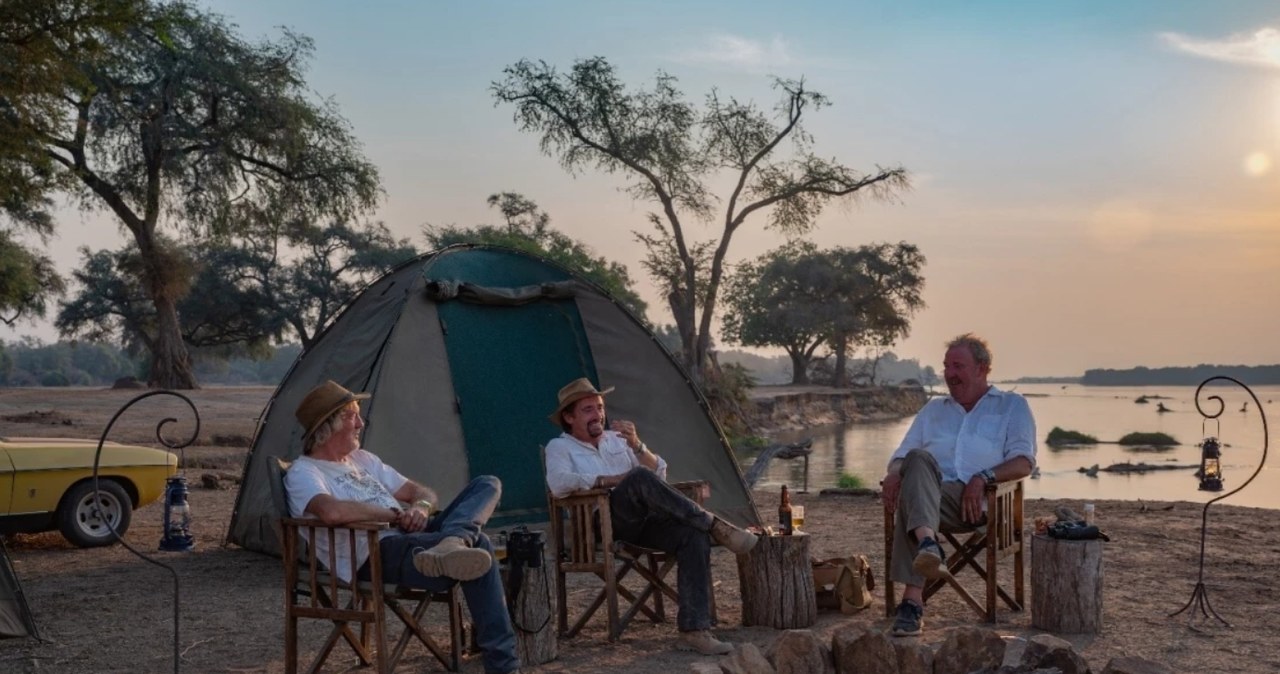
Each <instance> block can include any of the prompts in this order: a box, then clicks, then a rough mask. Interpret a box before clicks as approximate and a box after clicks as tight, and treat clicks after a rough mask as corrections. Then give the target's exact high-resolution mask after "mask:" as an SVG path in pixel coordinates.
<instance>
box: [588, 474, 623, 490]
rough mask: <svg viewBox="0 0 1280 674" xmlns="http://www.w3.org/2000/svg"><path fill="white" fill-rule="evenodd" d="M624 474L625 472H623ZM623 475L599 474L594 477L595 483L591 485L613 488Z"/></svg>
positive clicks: (600, 487) (596, 487)
mask: <svg viewBox="0 0 1280 674" xmlns="http://www.w3.org/2000/svg"><path fill="white" fill-rule="evenodd" d="M624 475H625V474H624ZM624 475H601V476H600V477H597V478H596V483H595V484H594V485H592V488H593V489H613V488H614V487H616V486H618V483H619V482H622V478H623V477H624Z"/></svg>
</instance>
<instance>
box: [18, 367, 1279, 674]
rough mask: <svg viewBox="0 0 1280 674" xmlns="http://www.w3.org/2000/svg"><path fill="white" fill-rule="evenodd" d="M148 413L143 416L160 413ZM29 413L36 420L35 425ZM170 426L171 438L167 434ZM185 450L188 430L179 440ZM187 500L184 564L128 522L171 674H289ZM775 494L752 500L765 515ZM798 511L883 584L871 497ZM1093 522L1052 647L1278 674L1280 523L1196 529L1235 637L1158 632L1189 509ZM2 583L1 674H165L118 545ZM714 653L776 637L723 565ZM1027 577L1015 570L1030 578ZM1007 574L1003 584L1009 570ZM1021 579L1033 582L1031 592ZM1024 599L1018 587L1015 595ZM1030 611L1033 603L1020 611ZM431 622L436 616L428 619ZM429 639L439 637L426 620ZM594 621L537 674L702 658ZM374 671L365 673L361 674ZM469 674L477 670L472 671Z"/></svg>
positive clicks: (110, 399)
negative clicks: (1066, 619)
mask: <svg viewBox="0 0 1280 674" xmlns="http://www.w3.org/2000/svg"><path fill="white" fill-rule="evenodd" d="M136 393H137V392H127V391H99V390H88V389H79V390H51V389H0V435H11V436H17V435H41V436H74V437H92V438H96V437H97V436H98V435H99V434H100V433H101V429H102V426H103V425H104V424H105V423H106V420H107V419H109V418H110V416H111V414H112V413H114V411H115V409H116V408H117V407H118V406H119V405H120V404H122V403H123V402H125V401H126V400H128V399H129V398H130V397H132V396H133V395H135V394H136ZM270 393H271V390H270V389H266V388H218V389H206V390H201V391H195V392H192V394H191V397H192V399H193V400H194V401H195V403H196V405H197V407H198V408H199V409H200V413H201V416H202V418H203V424H202V427H201V431H200V437H199V439H198V444H196V445H195V446H193V447H191V448H188V449H187V450H186V456H185V457H184V458H185V461H186V464H187V465H188V466H189V468H188V477H190V478H193V482H197V483H198V482H199V476H200V475H202V474H204V473H211V474H220V475H224V476H226V475H235V474H236V473H238V472H239V470H240V463H241V461H242V459H243V456H244V452H245V450H246V446H247V444H248V441H249V437H250V436H251V435H252V433H253V428H254V425H255V423H256V419H257V416H258V414H259V413H260V411H261V408H262V406H263V405H264V404H265V402H266V400H267V399H268V398H269V397H270ZM155 402H156V401H155V399H150V400H149V401H146V402H144V404H147V403H155ZM157 410H158V407H157V408H155V409H151V408H148V411H142V410H139V413H138V414H130V415H128V416H126V417H124V418H122V421H121V422H120V424H119V428H118V429H117V431H116V432H113V433H112V435H111V438H112V439H116V440H122V441H128V442H140V443H142V442H147V441H148V440H153V439H154V435H155V431H154V428H155V423H156V421H157V420H158V419H159V418H161V417H163V416H174V417H175V418H179V419H182V418H183V417H182V416H181V413H182V410H181V408H180V407H174V406H170V407H169V408H168V409H167V410H158V411H157ZM33 412H38V413H39V414H32V413H33ZM181 423H182V422H178V423H175V424H171V426H173V427H174V428H173V429H169V430H171V431H173V432H174V433H175V434H176V433H177V432H178V431H179V430H181V426H180V424H181ZM182 432H186V433H189V429H188V430H186V431H182ZM221 483H222V484H223V486H224V487H226V488H223V489H205V488H195V489H193V491H192V495H191V504H192V510H193V513H194V518H195V532H194V533H195V534H196V536H197V547H196V550H195V551H194V552H192V553H158V552H156V551H155V549H156V543H157V542H158V541H159V539H160V519H161V509H160V507H159V506H158V505H153V506H150V507H147V508H144V509H142V510H140V511H139V512H138V513H136V514H135V518H134V522H133V525H132V527H131V528H130V530H129V532H128V534H127V536H126V539H127V541H128V542H129V543H130V544H131V545H133V546H135V547H137V548H139V549H141V550H143V551H144V552H146V554H147V555H149V556H150V557H151V558H152V559H153V560H156V561H159V562H162V563H164V564H166V565H168V566H169V567H170V568H172V570H173V572H174V573H175V574H176V577H177V585H178V587H179V588H180V600H179V602H178V605H177V613H178V618H179V636H178V643H177V650H178V652H179V653H180V661H179V662H180V668H181V670H182V671H188V672H282V671H284V648H283V631H284V619H283V613H282V602H283V598H284V591H283V587H282V582H281V581H282V578H283V571H282V569H281V566H280V562H279V560H278V559H275V558H272V557H267V556H264V555H261V554H258V553H254V552H248V551H244V550H241V549H238V548H234V547H226V546H224V545H223V538H224V537H225V533H226V530H227V526H228V523H229V522H230V518H231V512H232V509H233V507H234V503H235V493H236V492H235V489H234V484H232V483H231V482H230V481H228V480H222V481H221ZM775 498H776V495H775V494H773V493H772V492H770V493H760V494H757V500H758V502H759V503H760V504H761V509H762V511H766V512H767V511H768V510H770V509H771V507H772V506H773V503H774V499H775ZM795 502H796V503H799V504H803V505H805V506H807V510H808V512H807V520H808V523H807V526H806V528H807V529H808V530H809V532H810V534H811V535H812V536H813V540H812V544H813V550H812V551H813V554H814V555H815V556H817V557H829V556H836V555H843V554H850V553H862V554H866V555H867V556H868V557H869V558H870V559H871V562H872V566H873V568H874V569H875V571H876V580H877V582H879V581H880V580H881V577H880V576H881V574H882V572H883V571H882V570H883V550H882V547H883V546H882V543H881V540H882V532H881V528H882V524H881V522H882V519H881V509H880V504H879V502H878V500H876V499H875V497H867V496H862V497H848V496H818V495H816V494H809V495H797V497H796V501H795ZM1058 505H1068V506H1071V507H1073V508H1075V509H1076V510H1080V503H1079V502H1072V501H1044V500H1033V501H1028V503H1027V515H1028V517H1027V520H1028V523H1030V522H1031V520H1032V518H1033V517H1034V516H1037V515H1050V514H1052V512H1053V510H1054V508H1055V507H1056V506H1058ZM1097 510H1098V518H1099V520H1100V523H1101V524H1102V525H1103V526H1104V529H1105V530H1106V531H1107V532H1108V533H1109V534H1110V536H1111V537H1112V542H1110V543H1108V544H1106V546H1105V552H1104V557H1103V559H1104V578H1105V580H1104V612H1103V622H1104V627H1103V631H1102V633H1101V634H1097V635H1088V636H1080V635H1067V634H1060V635H1058V636H1060V637H1062V638H1064V639H1067V640H1069V641H1071V642H1072V643H1073V644H1074V645H1075V647H1076V648H1077V649H1078V651H1079V652H1080V653H1082V654H1083V655H1084V656H1085V658H1086V659H1088V661H1089V662H1090V663H1091V665H1092V666H1093V669H1094V671H1100V670H1101V669H1102V667H1103V666H1104V665H1105V664H1106V662H1107V661H1108V660H1109V659H1110V658H1112V657H1116V656H1120V655H1138V656H1142V657H1146V658H1149V659H1152V660H1155V661H1158V662H1162V663H1165V664H1167V665H1168V666H1170V667H1171V668H1172V669H1173V670H1174V671H1178V672H1196V673H1198V672H1275V671H1280V656H1278V655H1277V654H1278V653H1280V611H1277V607H1278V606H1280V601H1278V600H1280V596H1278V595H1280V589H1278V587H1277V583H1276V582H1275V580H1274V575H1273V574H1274V572H1275V568H1276V559H1277V558H1280V526H1277V525H1280V511H1275V510H1264V509H1253V508H1242V507H1235V506H1228V505H1217V506H1214V507H1213V508H1212V509H1211V510H1210V513H1209V531H1208V551H1207V555H1206V569H1205V583H1206V587H1207V589H1208V596H1209V599H1210V601H1211V602H1212V605H1213V607H1214V608H1215V609H1216V610H1217V611H1218V612H1219V613H1220V614H1221V615H1222V617H1223V618H1225V619H1226V620H1228V621H1230V623H1231V625H1232V627H1225V626H1221V625H1218V624H1216V623H1210V622H1207V621H1205V620H1203V619H1202V618H1197V619H1195V620H1190V621H1189V620H1188V618H1187V615H1186V614H1183V615H1181V616H1178V617H1174V618H1170V617H1167V614H1168V613H1171V612H1173V611H1176V610H1177V609H1179V608H1180V607H1182V606H1183V605H1184V604H1185V603H1186V602H1187V600H1188V599H1189V598H1190V597H1191V593H1192V590H1193V588H1194V586H1195V582H1196V577H1197V562H1198V555H1199V534H1200V522H1201V512H1202V508H1201V506H1200V505H1198V504H1193V503H1189V502H1172V503H1152V502H1148V503H1139V502H1128V501H1105V502H1099V503H1097ZM7 544H8V546H9V554H10V556H11V558H12V561H13V565H14V568H15V569H16V571H17V574H18V577H19V579H20V581H21V583H22V586H23V589H24V590H25V593H26V597H27V601H28V603H29V604H30V606H31V609H32V612H33V613H34V615H35V620H36V622H37V625H38V627H39V629H40V633H41V637H42V640H34V639H18V640H7V641H2V642H0V671H5V672H72V673H76V672H86V673H87V672H163V671H172V670H173V653H174V634H173V619H174V599H173V590H174V586H175V581H174V577H173V575H171V574H170V572H169V571H168V570H166V569H164V568H160V567H158V566H156V565H153V564H149V563H146V562H144V561H142V560H140V559H139V558H137V557H135V556H133V555H132V554H131V553H130V552H129V551H128V550H126V549H124V548H123V547H121V546H113V547H110V548H100V549H95V550H80V549H77V548H73V547H71V546H70V545H69V544H68V543H66V542H65V541H64V540H63V539H62V538H61V537H60V536H59V535H58V534H57V533H56V532H51V533H45V534H38V535H19V536H14V537H11V538H10V539H9V540H8V541H7ZM713 563H714V575H715V578H716V580H717V583H718V586H717V590H716V597H717V602H718V606H719V611H720V621H721V624H720V628H719V629H718V632H719V634H720V636H721V637H722V638H724V639H726V640H729V641H733V642H739V643H741V642H752V643H755V644H757V645H759V646H761V647H762V648H767V647H768V645H769V644H770V643H772V641H773V640H774V638H776V635H777V632H775V631H774V630H770V629H765V628H759V627H751V628H744V627H741V626H740V622H741V621H740V616H741V604H740V601H739V588H738V574H737V569H736V565H735V563H734V560H733V558H732V556H731V555H729V554H728V553H727V552H726V551H723V550H717V551H716V552H715V553H714V554H713ZM1029 563H1030V559H1029V555H1028V564H1029ZM1004 570H1007V567H1005V568H1004ZM1028 579H1029V576H1028ZM1028 582H1029V580H1028ZM878 590H879V587H877V593H876V603H875V604H874V605H873V606H872V607H871V608H870V609H868V610H865V611H863V612H861V613H859V614H857V615H854V616H842V615H840V614H839V613H821V614H820V615H819V620H818V623H817V625H816V626H815V627H814V629H815V630H816V631H818V632H819V633H820V634H821V635H823V636H828V637H829V636H830V634H831V633H832V632H833V631H835V630H837V629H841V628H845V627H847V626H850V625H852V626H860V627H873V628H885V627H887V624H888V621H887V620H886V619H885V618H884V617H883V608H884V606H883V597H882V595H881V594H880V593H879V591H878ZM591 593H592V588H591V587H590V586H589V584H587V583H584V582H576V583H573V584H571V585H570V591H569V595H570V602H572V603H573V604H575V605H582V604H585V603H586V602H587V601H588V600H589V599H590V596H591ZM1028 603H1029V602H1028ZM433 611H434V609H433ZM434 615H435V616H436V617H437V622H436V624H439V621H438V618H439V614H434ZM998 618H999V622H998V624H996V625H995V626H994V629H996V630H997V631H998V632H999V633H1000V634H1002V635H1004V636H1006V637H1007V638H1008V639H1009V641H1010V643H1011V644H1017V643H1019V641H1020V640H1021V639H1024V638H1026V637H1029V636H1032V635H1034V634H1037V633H1039V630H1035V629H1033V628H1032V627H1031V624H1030V623H1031V616H1030V614H1029V610H1028V611H1023V612H1020V613H1014V612H1011V611H1009V610H1007V609H1004V608H1002V609H1001V611H1000V613H999V616H998ZM925 619H926V625H925V630H926V631H925V635H924V636H923V637H921V638H923V639H925V640H935V639H938V638H940V635H941V633H942V632H943V631H945V629H946V628H947V627H951V626H958V625H968V624H973V623H975V622H976V617H975V615H974V614H973V613H972V612H971V611H970V610H969V609H968V608H967V607H966V606H965V605H964V604H963V603H962V602H961V601H960V600H959V599H958V598H956V597H955V596H954V595H949V594H948V593H947V592H943V593H942V594H939V595H938V596H936V597H935V598H934V599H933V600H932V601H931V602H930V604H929V606H928V609H927V612H926V616H925ZM602 623H603V621H602V620H596V621H594V622H593V624H592V625H590V626H589V627H588V628H587V629H586V630H584V632H583V633H582V634H580V635H579V636H577V637H575V638H574V639H571V640H562V641H561V642H560V657H559V659H558V660H556V661H554V662H551V663H548V664H545V665H541V666H538V667H529V668H527V671H533V672H588V671H604V670H612V671H621V672H642V673H649V674H658V673H662V674H668V673H669V672H679V671H688V670H689V666H690V664H691V663H693V662H696V661H697V660H698V659H699V658H698V657H697V656H694V655H692V654H688V653H683V652H678V651H675V650H673V649H672V648H671V645H672V636H673V633H674V627H673V626H672V625H670V624H665V625H654V624H651V623H647V622H636V623H633V625H632V626H631V628H630V629H628V631H627V632H626V633H625V634H624V635H623V638H622V639H621V640H620V641H619V642H617V643H614V644H609V643H607V641H606V640H605V638H604V627H603V624H602ZM322 637H323V630H322V629H321V628H320V626H315V629H305V630H304V631H303V633H302V648H303V651H304V655H306V654H308V653H310V652H313V651H314V649H315V648H316V647H318V645H319V643H320V641H321V640H322ZM415 648H416V647H410V651H409V652H408V653H407V654H406V657H405V660H403V661H402V663H401V666H400V668H399V669H398V670H397V671H404V672H418V671H441V668H440V667H439V665H438V664H436V663H435V662H434V661H433V660H430V659H429V656H427V654H426V653H425V652H424V651H423V650H421V649H420V648H417V649H416V650H415ZM356 664H357V663H356V661H355V659H354V657H351V656H350V654H349V652H344V651H341V650H339V651H335V655H334V657H333V658H331V661H330V666H329V667H328V668H327V670H326V671H347V670H349V669H352V668H353V667H354V666H355V665H356ZM360 671H370V670H360ZM463 671H464V672H472V673H477V672H480V671H482V668H481V666H480V662H479V660H478V658H474V657H473V658H470V659H468V660H467V661H465V662H464V665H463Z"/></svg>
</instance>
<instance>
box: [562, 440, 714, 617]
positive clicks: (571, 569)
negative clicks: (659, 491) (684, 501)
mask: <svg viewBox="0 0 1280 674" xmlns="http://www.w3.org/2000/svg"><path fill="white" fill-rule="evenodd" d="M544 463H545V460H544ZM671 486H672V487H675V488H676V489H678V490H680V491H681V492H683V493H684V494H685V495H686V496H688V497H689V498H691V499H693V500H695V501H697V502H698V503H702V502H703V500H704V499H703V497H704V495H705V494H706V493H707V491H708V490H709V489H710V485H709V483H707V482H704V481H691V482H678V483H672V485H671ZM547 505H548V510H549V511H550V514H551V544H552V556H553V559H554V560H555V564H556V592H557V599H558V600H559V601H558V603H559V608H558V611H557V619H558V626H559V633H560V635H561V636H564V637H572V636H574V635H576V634H577V633H578V632H580V631H581V630H582V628H583V627H584V626H585V625H586V624H587V621H588V620H590V619H591V617H592V616H594V615H595V614H596V612H597V611H598V610H599V609H600V607H601V606H604V608H605V616H606V620H607V625H608V630H609V632H608V634H609V636H608V639H609V641H615V640H617V639H618V637H619V636H621V634H622V632H623V630H625V629H626V628H627V625H628V624H630V622H631V620H632V619H633V618H634V617H635V616H636V615H637V614H639V613H643V614H644V615H645V616H646V617H647V618H649V620H651V621H653V622H655V623H662V622H666V619H667V618H666V607H665V601H666V600H668V599H669V600H671V601H672V602H679V600H680V598H679V595H677V594H676V590H675V588H673V587H671V584H670V583H669V582H668V581H667V578H668V576H669V575H670V573H671V570H672V569H673V568H675V564H676V560H675V556H674V555H669V554H667V553H666V552H664V551H662V550H656V549H653V548H646V547H643V546H640V545H635V544H632V543H627V542H625V541H620V540H616V539H615V538H614V537H613V524H612V522H611V519H610V514H609V490H607V489H586V490H579V491H576V492H574V493H572V494H568V495H566V496H563V497H556V496H553V495H552V494H551V493H550V492H547ZM633 572H634V574H635V575H636V576H637V577H638V578H639V579H640V580H641V582H642V584H643V586H642V588H641V589H640V591H639V592H634V591H632V590H631V589H630V588H628V587H626V586H625V585H623V584H622V581H623V580H624V579H625V578H627V577H628V575H630V574H632V573H633ZM570 573H590V574H593V575H595V576H596V577H597V578H599V579H600V580H601V581H602V582H603V585H602V586H601V588H600V590H599V592H597V593H596V596H595V598H594V599H593V600H592V601H591V603H590V604H588V606H587V608H585V609H584V610H583V611H582V612H581V613H580V614H579V615H578V616H577V618H576V619H575V620H574V621H573V624H572V625H570V623H569V604H568V590H567V586H566V584H565V580H566V576H567V575H568V574H570ZM710 596H711V618H712V621H714V620H715V617H716V606H715V591H714V586H713V587H712V592H711V593H710ZM618 597H622V598H623V599H625V600H626V601H627V603H628V606H627V609H626V611H625V612H624V613H622V614H621V615H619V604H618Z"/></svg>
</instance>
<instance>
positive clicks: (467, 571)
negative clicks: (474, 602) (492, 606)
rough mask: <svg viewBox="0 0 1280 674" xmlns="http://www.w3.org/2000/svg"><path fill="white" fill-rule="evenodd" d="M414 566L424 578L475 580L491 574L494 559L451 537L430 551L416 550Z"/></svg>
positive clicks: (482, 551)
mask: <svg viewBox="0 0 1280 674" xmlns="http://www.w3.org/2000/svg"><path fill="white" fill-rule="evenodd" d="M413 566H414V568H416V569H417V570H418V571H419V572H421V573H422V575H424V576H433V577H443V578H453V579H455V580H475V579H476V578H479V577H480V576H483V575H484V574H486V573H488V572H489V567H491V566H493V557H490V556H489V552H488V551H487V550H481V549H480V548H471V547H467V542H466V541H464V540H462V539H461V538H458V537H457V536H449V537H448V538H445V539H444V540H442V541H440V542H439V543H437V544H436V545H435V546H433V547H432V548H431V549H430V550H424V549H422V548H418V549H416V550H414V551H413Z"/></svg>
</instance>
